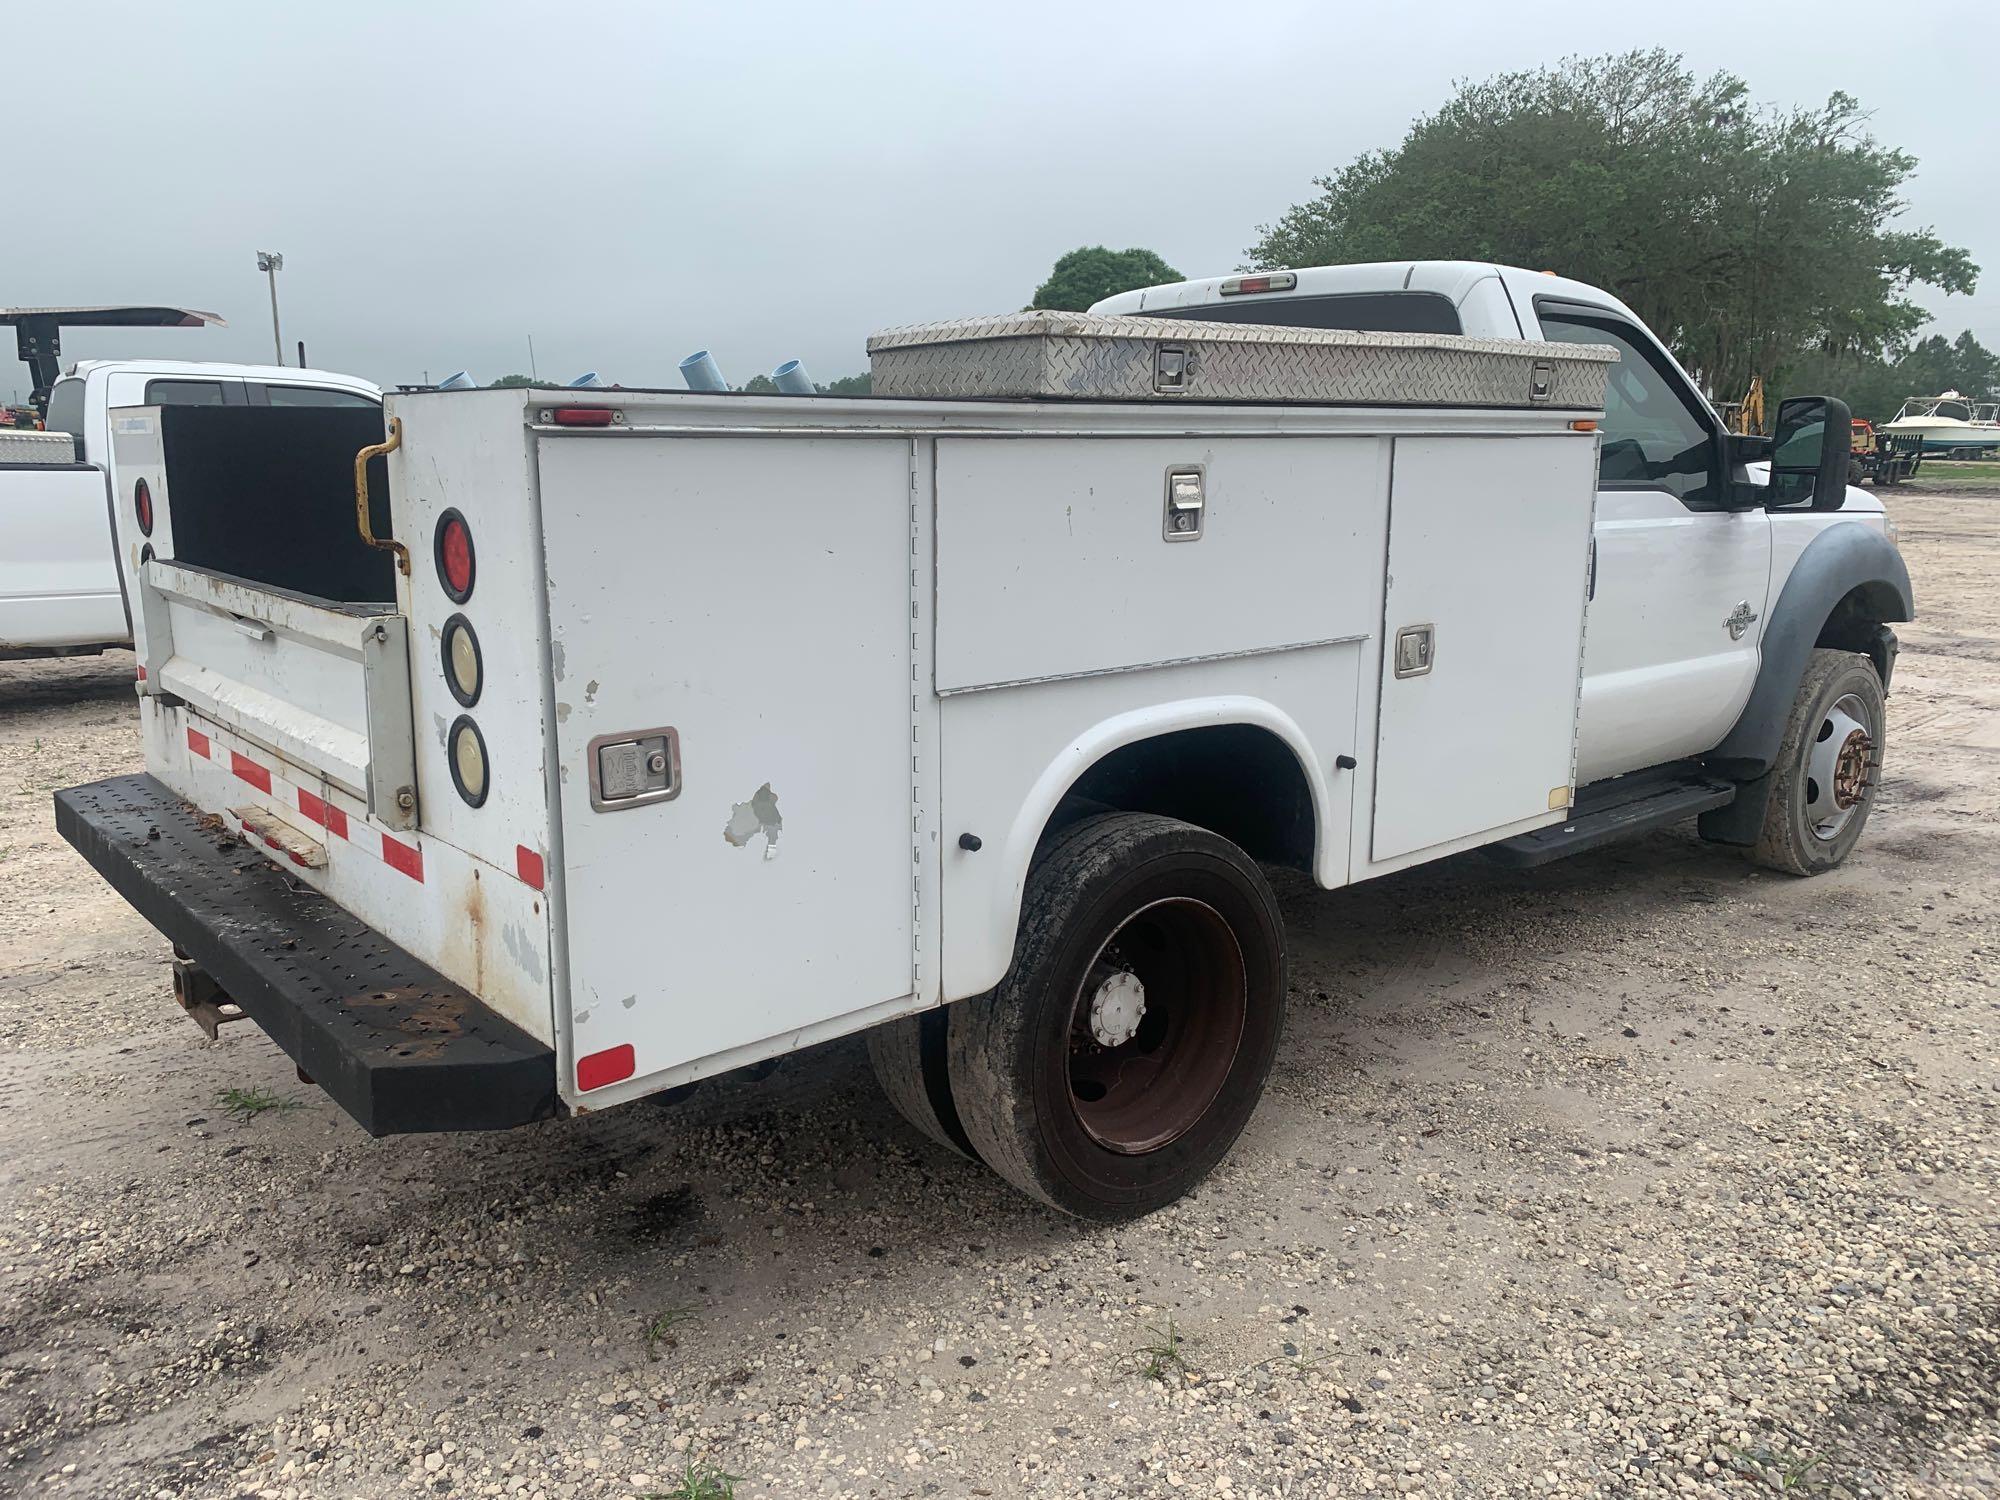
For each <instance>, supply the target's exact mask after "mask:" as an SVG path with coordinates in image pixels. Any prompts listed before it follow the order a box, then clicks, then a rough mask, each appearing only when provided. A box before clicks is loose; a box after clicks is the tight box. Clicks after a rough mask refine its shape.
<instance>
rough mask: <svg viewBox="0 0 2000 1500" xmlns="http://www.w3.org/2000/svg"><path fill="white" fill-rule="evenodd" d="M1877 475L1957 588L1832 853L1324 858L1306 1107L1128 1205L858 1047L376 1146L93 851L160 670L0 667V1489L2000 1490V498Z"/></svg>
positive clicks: (1295, 1092) (1300, 1028)
mask: <svg viewBox="0 0 2000 1500" xmlns="http://www.w3.org/2000/svg"><path fill="white" fill-rule="evenodd" d="M1889 503H1890V505H1891V507H1892V510H1893V513H1894V515H1895V518H1896V519H1897V521H1898V522H1899V524H1900V526H1901V528H1902V544H1903V547H1904V549H1905V551H1906V553H1907V555H1908V558H1909V562H1910V569H1911V572H1912V574H1913V575H1914V577H1915V580H1916V586H1917V591H1918V601H1919V608H1920V610H1921V611H1922V614H1923V619H1922V620H1921V621H1920V622H1918V623H1916V624H1914V625H1911V626H1909V627H1907V628H1905V629H1904V630H1903V631H1902V635H1903V641H1904V651H1903V656H1902V661H1901V665H1900V667H1899V669H1898V671H1897V674H1896V681H1895V692H1894V694H1893V696H1892V697H1891V699H1890V722H1891V742H1890V747H1889V754H1888V765H1887V770H1886V780H1885V784H1884V787H1883V791H1882V796H1881V801H1880V804H1879V806H1878V807H1877V809H1876V811H1875V813H1874V818H1873V821H1872V823H1871V825H1870V826H1869V828H1868V830H1867V833H1866V835H1865V837H1864V838H1863V840H1862V843H1861V845H1860V848H1859V850H1858V851H1857V853H1856V855H1855V857H1854V858H1853V860H1852V861H1850V863H1849V864H1848V865H1847V866H1846V867H1845V868H1844V869H1842V870H1840V871H1838V872H1836V873H1835V874H1833V875H1830V876H1827V877H1824V878H1822V879H1819V880H1814V881H1799V880H1792V879H1788V878H1783V877H1779V876H1774V875H1770V874H1766V873H1762V872H1759V871H1756V870H1753V869H1752V868H1751V867H1750V866H1748V865H1747V864H1745V863H1743V862H1742V861H1741V860H1740V859H1739V858H1737V857H1735V856H1734V855H1732V854H1730V853H1727V852H1724V851H1721V850H1718V849H1715V848H1711V847H1709V846H1706V845H1703V844H1701V843H1700V842H1699V841H1698V840H1696V839H1695V838H1694V836H1693V834H1692V831H1691V830H1680V831H1673V832H1669V833H1664V834H1658V835H1655V836H1652V837H1648V838H1646V839H1644V840H1641V841H1639V842H1636V843H1633V844H1630V845H1628V846H1625V847H1621V848H1616V849H1613V850H1609V851H1605V852H1602V853H1599V854H1596V855H1592V856H1587V857H1584V858H1581V859H1578V860H1574V861H1571V862H1569V863H1565V864H1558V865H1555V866H1552V867H1549V868H1547V869H1544V870H1541V871H1537V872H1531V873H1528V874H1525V875H1524V874H1513V873H1507V872H1503V871H1501V870H1499V869H1497V868H1495V867H1493V866H1491V865H1488V864H1486V863H1484V862H1483V861H1481V860H1479V859H1477V858H1467V859H1462V860H1456V861H1452V862H1449V863H1447V864H1444V865H1441V866H1432V867H1430V868H1427V869H1423V870H1418V871H1415V872H1411V873H1409V874H1407V875H1404V876H1400V877H1395V878H1392V879H1389V880H1384V881H1381V882H1377V883H1375V884H1372V885H1368V886H1364V887H1361V888H1357V889H1354V890H1350V891H1345V892H1335V893H1324V892H1319V891H1316V890H1314V889H1312V888H1311V887H1310V886H1309V885H1307V884H1305V883H1303V882H1300V881H1297V880H1292V881H1288V882H1286V883H1285V884H1284V885H1283V887H1282V889H1281V894H1282V897H1283V900H1284V904H1285V908H1286V911H1287V915H1288V919H1289V923H1290V933H1291V939H1292V943H1293V951H1294V980H1295V986H1296V989H1295V993H1294V995H1293V997H1292V999H1293V1009H1292V1017H1291V1023H1290V1028H1289V1032H1288V1035H1287V1040H1286V1043H1285V1045H1284V1047H1283V1050H1282V1052H1281V1055H1280V1059H1279V1063H1278V1067H1277V1072H1276V1075H1275V1078H1274V1081H1273V1087H1272V1089H1271V1093H1270V1095H1269V1097H1268V1098H1267V1100H1266V1102H1265V1104H1264V1106H1263V1107H1262V1108H1261V1109H1260V1111H1259V1112H1258V1114H1257V1116H1256V1118H1255V1120H1254V1121H1253V1122H1252V1124H1251V1126H1250V1129H1249V1131H1248V1133H1247V1134H1246V1136H1245V1138H1244V1139H1243V1141H1242V1142H1241V1144H1240V1145H1239V1147H1238V1148H1237V1150H1236V1151H1235V1153H1234V1154H1233V1155H1232V1157H1231V1158H1230V1159H1229V1160H1228V1161H1227V1162H1226V1163H1225V1165H1224V1166H1223V1167H1222V1168H1221V1169H1220V1170H1219V1171H1218V1172H1217V1174H1216V1175H1215V1176H1214V1177H1213V1178H1212V1179H1211V1180H1210V1181H1209V1182H1208V1183H1207V1184H1206V1185H1205V1186H1204V1187H1203V1188H1202V1189H1201V1190H1200V1191H1198V1192H1197V1193H1196V1194H1194V1195H1193V1196H1192V1197H1190V1198H1189V1199H1187V1200H1186V1201H1185V1202H1183V1203H1182V1204H1180V1205H1178V1206H1176V1207H1175V1208H1173V1209H1171V1210H1169V1211H1166V1212H1163V1213H1160V1214H1157V1215H1155V1216H1153V1217H1151V1218H1149V1219H1147V1220H1144V1221H1143V1222H1139V1223H1136V1224H1132V1225H1128V1226H1124V1227H1121V1228H1117V1229H1112V1230H1098V1229H1090V1228H1084V1227H1079V1226H1078V1225H1076V1224H1074V1223H1071V1222H1068V1221H1065V1220H1062V1219H1060V1218H1057V1217H1056V1216H1054V1215H1052V1214H1050V1213H1048V1212H1045V1211H1043V1210H1041V1209H1039V1208H1037V1207H1035V1206H1033V1205H1032V1204H1030V1203H1028V1202H1027V1201H1025V1200H1024V1199H1022V1198H1021V1197H1019V1196H1017V1195H1016V1194H1014V1193H1013V1192H1012V1191H1011V1190H1009V1189H1007V1188H1005V1187H1003V1186H1002V1185H1001V1184H999V1183H998V1182H997V1181H996V1180H995V1179H993V1178H991V1177H989V1176H988V1175H987V1174H986V1173H984V1172H983V1171H981V1170H979V1169H978V1168H976V1167H974V1166H972V1165H969V1164H967V1163H965V1162H962V1161H960V1160H958V1159H957V1158H955V1157H953V1156H951V1155H949V1154H947V1153H945V1152H943V1151H941V1150H938V1149H936V1148H933V1147H932V1146H930V1145H929V1144H927V1143H926V1142H925V1141H923V1140H922V1139H921V1138H920V1137H919V1136H918V1135H917V1134H916V1133H915V1132H914V1131H913V1130H911V1129H910V1128H908V1127H907V1126H906V1125H904V1124H903V1122H902V1121H901V1120H900V1119H899V1118H898V1117H896V1116H895V1115H894V1113H893V1112H892V1111H891V1109H890V1107H889V1105H888V1104H887V1103H886V1102H885V1101H884V1099H883V1098H882V1096H881V1094H880V1093H879V1092H878V1090H877V1089H876V1087H875V1084H874V1082H873V1080H872V1078H871V1077H870V1075H869V1073H868V1070H867V1066H866V1063H865V1060H864V1057H863V1053H862V1049H861V1048H860V1047H859V1046H858V1045H857V1044H854V1043H852V1042H850V1043H845V1044H841V1045H836V1046H833V1047H829V1048H825V1049H822V1050H820V1051H818V1052H815V1053H813V1054H810V1055H809V1056H806V1057H803V1058H801V1059H799V1060H797V1061H796V1062H794V1063H793V1064H791V1065H790V1066H788V1067H787V1068H786V1069H784V1070H783V1071H781V1072H780V1073H779V1074H778V1075H776V1076H775V1077H773V1078H771V1079H768V1080H765V1081H764V1082H762V1083H756V1084H752V1083H748V1082H728V1083H722V1084H717V1085H714V1086H712V1087H710V1088H709V1089H707V1090H706V1091H704V1093H703V1094H702V1095H700V1096H698V1097H697V1098H696V1099H695V1100H694V1101H692V1102H691V1103H690V1104H688V1105H686V1106H684V1107H682V1108H679V1109H674V1110H668V1109H658V1108H654V1107H651V1106H646V1105H641V1106H634V1107H631V1108H628V1109H625V1110H621V1111H613V1112H610V1113H607V1114H603V1115H597V1116H591V1117H587V1118H584V1119H581V1120H576V1121H570V1122H563V1123H552V1124H550V1125H547V1126H545V1127H540V1128H535V1129H530V1130H524V1131H519V1132H514V1133H509V1134H504V1135H491V1136H473V1137H457V1138H428V1139H426V1138H403V1139H393V1140H384V1141H373V1140H370V1139H368V1138H367V1137H366V1136H364V1135H363V1134H362V1133H361V1131H360V1130H359V1129H358V1128H357V1127H355V1126H354V1125H353V1124H352V1123H351V1122H350V1121H349V1120H348V1119H347V1118H346V1117H345V1116H344V1115H343V1114H342V1113H341V1112H340V1110H339V1109H338V1108H336V1107H335V1106H333V1105H331V1104H330V1103H328V1102H327V1101H326V1100H325V1099H324V1098H323V1097H322V1096H321V1095H319V1094H318V1092H317V1091H316V1090H314V1089H313V1088H311V1087H309V1086H306V1085H303V1084H301V1083H299V1082H298V1080H297V1079H296V1078H295V1076H294V1073H293V1070H292V1068H291V1066H290V1064H289V1063H288V1062H287V1061H286V1060H285V1058H284V1057H283V1056H282V1054H280V1053H279V1052H278V1050H277V1049H276V1048H275V1047H274V1046H272V1045H271V1044H270V1043H269V1042H268V1041H266V1040H265V1038H264V1037H263V1036H262V1035H261V1034H260V1033H258V1032H257V1031H256V1030H255V1029H253V1028H252V1027H249V1026H247V1025H245V1026H237V1027H234V1028H231V1029H229V1030H226V1031H225V1032H224V1034H223V1039H222V1040H221V1041H220V1042H219V1043H215V1044H209V1043H207V1042H205V1041H204V1040H203V1038H202V1037H201V1035H200V1034H199V1032H197V1030H196V1029H195V1028H194V1027H193V1026H192V1025H191V1024H189V1022H188V1021H187V1020H186V1019H184V1018H183V1017H182V1016H181V1015H180V1013H179V1011H178V1010H177V1009H176V1007H175V1006H174V1005H173V1003H172V1001H171V999H170V998H169V995H168V990H167V982H166V971H165V966H164V962H163V960H164V958H165V956H166V948H165V945H164V943H163V942H162V941H161V940H160V939H159V937H158V936H157V935H156V934H155V933H154V932H153V931H152V930H151V929H150V928H149V927H148V926H146V924H145V923H143V922H142V921H140V920H139V919H138V918H137V917H136V916H135V915H133V914H132V912H131V911H130V910H129V909H128V908H127V907H126V906H125V905H124V904H123V903H122V902H121V901H120V900H119V899H118V898H117V897H116V896H114V895H113V894H112V893H111V891H110V890H109V889H108V888H107V887H106V886H105V885H104V884H103V882H102V881H101V880H100V879H99V878H98V877H97V876H96V875H95V874H94V873H93V872H92V871H91V870H90V869H89V868H88V867H87V866H85V864H84V863H83V861H82V860H81V859H80V858H78V857H77V856H75V855H74V854H73V853H72V852H71V851H70V850H69V848H68V847H67V846H66V845H65V844H63V843H62V842H61V841H60V840H59V839H58V838H57V836H56V834H55V832H54V830H53V827H52V825H51V819H50V808H49V793H50V792H51V790H53V789H54V788H56V787H59V786H64V785H68V784H71V783H74V782H79V781H84V780H90V779H94V778H97V777H101V776H104V775H108V774H111V773H113V772H117V771H123V770H126V769H128V768H132V767H135V766H136V765H137V764H138V759H139V757H138V750H137V741H136V736H135V733H134V714H133V710H132V699H131V687H130V679H131V676H132V663H131V660H130V658H129V657H128V656H125V655H123V654H118V653H114V654H112V655H111V656H108V657H106V658H104V659H103V660H101V661H72V662H58V663H33V664H23V663H16V664H0V1493H5V1494H36V1495H41V1494H48V1495H75V1496H93V1497H95V1496H127V1495H130V1496H208V1495H238V1494H261V1495H273V1496H292V1495H299V1496H306V1495H311V1496H320V1495H338V1496H359V1497H370V1496H391V1495H403V1494H453V1495H461V1496H462V1495H522V1496H529V1497H533V1496H546V1497H556V1496H572V1495H599V1494H605V1495H628V1496H631V1495H646V1494H658V1495H672V1496H680V1497H701V1496H721V1495H724V1494H726V1493H728V1492H729V1490H730V1482H729V1481H725V1480H723V1479H721V1478H720V1477H719V1476H720V1475H721V1474H725V1473H726V1474H728V1475H733V1476H740V1477H739V1478H738V1479H737V1480H736V1481H735V1482H734V1483H735V1492H736V1493H737V1494H739V1495H742V1496H746V1497H747V1496H790V1495H836V1494H837V1495H857V1496H882V1497H906V1496H908V1497H916V1496H931V1495H938V1496H968V1495H974V1496H1015V1495H1022V1496H1089V1497H1093V1500H1094V1497H1098V1496H1162V1495H1176V1494H1181V1495H1200V1496H1210V1495H1214V1496H1227V1497H1231V1500H1248V1497H1250V1496H1277V1495H1287V1496H1293V1495H1296V1496H1322V1495H1336V1496H1337V1495H1351V1494H1373V1493H1392V1494H1393V1493H1399V1492H1400V1493H1418V1494H1425V1495H1438V1496H1442V1495H1455V1496H1489V1495H1501V1494H1510V1495H1511V1494H1533V1495H1624V1494H1635V1493H1652V1492H1659V1493H1670V1494H1680V1495H1708V1494H1714V1495H1759V1494H1778V1493H1785V1494H1794V1495H1838V1496H1862V1495H1908V1496H1916V1495H1924V1496H1932V1495H1975V1494H1991V1493H1994V1492H1995V1490H1996V1487H2000V1416H1996V1412H2000V1259H1996V1255H2000V1213H1996V1196H1995V1195H1996V1188H2000V1154H1996V1153H2000V1108H1996V1106H2000V1094H1996V1088H2000V1072H1996V1070H1995V1058H1996V1042H2000V928H1996V922H1995V897H1996V894H2000V776H1997V775H1996V773H2000V495H1974V494H1964V493H1958V494H1954V495H1952V496H1949V497H1941V496H1932V497H1925V496H1922V495H1917V494H1908V493H1900V492H1899V493H1894V494H1892V496H1891V497H1890V501H1889ZM232 1089H233V1090H257V1089H262V1090H267V1091H269V1093H270V1095H271V1096H275V1097H276V1098H277V1099H279V1100H280V1101H281V1105H280V1107H276V1108H271V1109H267V1110H264V1111H262V1112H258V1113H253V1114H249V1115H247V1117H241V1118H239V1117H237V1116H234V1115H232V1114H231V1113H229V1112H228V1111H227V1110H226V1109H225V1108H224V1105H223V1099H222V1096H223V1093H224V1091H226V1090H232Z"/></svg>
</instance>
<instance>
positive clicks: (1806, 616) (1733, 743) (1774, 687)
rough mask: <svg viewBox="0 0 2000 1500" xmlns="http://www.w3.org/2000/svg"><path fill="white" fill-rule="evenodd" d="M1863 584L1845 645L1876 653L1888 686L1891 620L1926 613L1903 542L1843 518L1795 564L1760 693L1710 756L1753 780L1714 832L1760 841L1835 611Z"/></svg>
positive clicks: (1770, 626) (1781, 596)
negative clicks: (1810, 671) (1802, 686)
mask: <svg viewBox="0 0 2000 1500" xmlns="http://www.w3.org/2000/svg"><path fill="white" fill-rule="evenodd" d="M1857 590H1858V591H1859V593H1858V595H1857V599H1858V601H1859V609H1858V613H1855V615H1854V618H1853V619H1852V620H1851V621H1850V622H1843V629H1844V630H1845V631H1846V632H1847V633H1848V634H1851V635H1852V637H1853V638H1852V639H1850V640H1843V641H1842V642H1841V644H1843V645H1845V646H1847V647H1848V649H1850V650H1854V651H1862V652H1866V653H1867V654H1868V655H1869V656H1871V657H1872V658H1874V660H1875V663H1876V667H1877V669H1878V670H1879V671H1881V672H1882V674H1883V684H1882V685H1883V687H1884V689H1885V690H1886V689H1887V687H1888V672H1889V668H1890V666H1891V665H1892V664H1893V662H1894V660H1895V637H1894V635H1893V634H1891V633H1890V632H1889V631H1887V630H1886V629H1883V628H1882V627H1884V626H1885V625H1887V624H1888V623H1889V622H1891V621H1902V620H1914V619H1915V618H1916V617H1917V612H1916V605H1915V602H1914V596H1913V594H1912V593H1911V590H1910V571H1909V569H1908V568H1906V567H1905V566H1904V565H1903V555H1902V554H1901V553H1900V552H1898V551H1897V550H1896V547H1895V544H1894V543H1892V542H1891V541H1890V540H1889V539H1888V538H1887V537H1886V536H1884V535H1883V534H1882V533H1881V532H1879V531H1877V530H1876V529H1875V528H1874V527H1872V526H1867V525H1864V524H1863V523H1861V522H1859V521H1837V522H1835V523H1834V524H1833V525H1831V526H1829V527H1827V528H1826V530H1824V531H1822V532H1821V533H1820V534H1819V535H1818V536H1816V537H1814V538H1813V539H1812V541H1811V542H1809V543H1808V544H1807V545H1806V548H1805V550H1804V551H1803V552H1801V553H1800V554H1799V558H1798V561H1797V562H1796V563H1794V564H1793V565H1792V571H1791V575H1790V576H1789V577H1788V578H1786V579H1785V584H1784V587H1783V588H1782V589H1780V590H1779V592H1778V602H1777V603H1776V604H1774V605H1773V606H1772V607H1771V617H1770V620H1769V621H1768V622H1767V623H1766V625H1765V628H1764V636H1763V641H1762V665H1761V666H1760V667H1759V668H1758V671H1757V683H1756V686H1755V687H1753V688H1752V689H1751V691H1750V701H1749V702H1748V703H1747V704H1745V705H1744V708H1743V712H1742V713H1741V714H1740V715H1739V716H1738V717H1737V720H1736V725H1735V727H1734V728H1733V729H1731V730H1730V731H1729V733H1728V735H1726V736H1725V737H1724V738H1723V741H1722V743H1721V744H1719V745H1717V746H1716V747H1715V748H1714V749H1713V750H1711V751H1709V752H1708V754H1706V755H1704V756H1703V757H1702V760H1703V761H1704V762H1705V763H1706V764H1707V765H1709V766H1710V767H1712V768H1713V769H1715V770H1716V771H1719V772H1721V773H1722V774H1724V775H1726V776H1729V777H1732V778H1733V779H1735V780H1737V781H1740V782H1742V783H1744V785H1743V788H1742V790H1741V791H1740V792H1738V793H1737V796H1736V800H1735V801H1734V802H1733V803H1731V804H1730V805H1729V806H1727V807H1722V808H1717V809H1716V810H1715V811H1714V812H1713V813H1704V814H1703V815H1702V832H1703V834H1704V835H1706V836H1707V837H1709V838H1713V839H1719V840H1721V841H1722V842H1725V843H1743V844H1747V843H1752V842H1754V841H1755V840H1756V836H1757V829H1758V828H1760V827H1761V826H1762V825H1763V821H1764V805H1765V803H1766V801H1767V800H1768V798H1769V792H1770V784H1769V774H1770V771H1771V767H1772V765H1773V763H1774V762H1775V761H1776V760H1777V758H1778V747H1779V745H1780V744H1781V743H1783V741H1784V737H1785V721H1786V720H1787V719H1788V718H1789V717H1790V715H1791V711H1792V700H1793V698H1794V697H1796V696H1797V694H1798V687H1799V679H1800V678H1801V677H1802V676H1803V675H1804V674H1805V669H1806V662H1807V660H1808V659H1809V658H1810V657H1811V655H1812V653H1813V648H1814V647H1815V646H1817V645H1818V644H1819V643H1820V637H1821V634H1822V633H1823V632H1824V631H1825V630H1826V628H1827V626H1828V624H1829V622H1831V621H1833V619H1834V614H1835V611H1836V610H1839V609H1840V606H1841V603H1842V601H1843V600H1845V599H1847V598H1848V596H1849V595H1856V591H1857Z"/></svg>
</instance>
